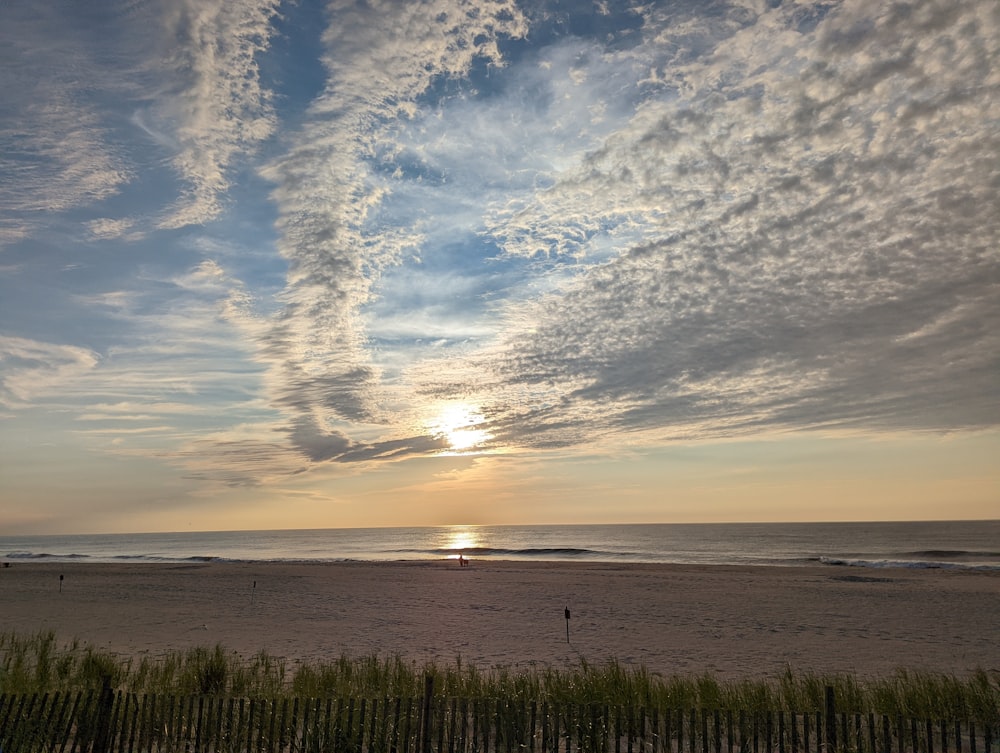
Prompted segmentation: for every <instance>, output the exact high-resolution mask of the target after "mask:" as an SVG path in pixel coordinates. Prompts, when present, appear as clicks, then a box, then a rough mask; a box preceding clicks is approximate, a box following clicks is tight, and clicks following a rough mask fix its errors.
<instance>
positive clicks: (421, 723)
mask: <svg viewBox="0 0 1000 753" xmlns="http://www.w3.org/2000/svg"><path fill="white" fill-rule="evenodd" d="M429 687H430V686H429ZM431 699H432V695H431V694H427V695H426V696H425V698H424V699H405V698H395V699H389V698H382V699H343V698H336V699H334V698H326V699H316V698H294V699H287V698H284V699H279V700H265V699H248V698H218V697H208V696H192V697H176V696H158V695H144V696H137V695H135V694H130V693H123V692H114V691H112V690H110V689H105V690H104V691H97V692H86V693H76V692H74V693H52V694H46V695H0V751H2V753H34V752H35V751H39V752H41V751H44V752H45V753H63V752H66V753H106V752H109V751H115V752H121V753H161V752H163V753H166V752H168V751H169V752H170V753H177V752H180V751H183V752H185V753H223V752H227V753H228V752H231V753H237V752H241V753H242V752H246V753H292V752H295V753H298V752H300V751H301V752H302V753H321V752H322V753H325V752H332V753H723V752H725V753H736V752H737V751H739V753H771V752H773V751H776V752H778V753H827V752H828V751H857V752H858V753H903V752H904V751H905V752H907V753H948V752H949V751H957V752H958V753H992V751H993V750H994V741H993V734H994V730H993V729H992V728H991V727H990V726H988V725H984V724H982V723H980V724H975V723H973V722H969V721H964V720H963V721H955V720H949V721H941V720H933V721H930V720H916V719H904V718H890V717H887V716H881V715H874V714H845V713H837V712H836V711H833V713H832V714H831V713H830V708H829V707H828V708H827V710H826V711H824V712H816V713H808V714H805V713H794V712H788V711H776V712H769V713H750V712H740V711H725V710H705V709H701V710H679V709H655V708H654V709H645V708H626V707H618V706H605V705H577V704H558V703H552V702H532V701H520V700H519V701H507V700H497V699H468V698H448V699H444V698H433V700H431Z"/></svg>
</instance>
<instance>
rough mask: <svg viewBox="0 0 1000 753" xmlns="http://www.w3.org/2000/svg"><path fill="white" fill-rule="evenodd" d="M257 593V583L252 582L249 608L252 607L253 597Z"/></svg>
mask: <svg viewBox="0 0 1000 753" xmlns="http://www.w3.org/2000/svg"><path fill="white" fill-rule="evenodd" d="M256 593H257V581H254V582H253V588H252V589H251V590H250V606H253V597H254V594H256Z"/></svg>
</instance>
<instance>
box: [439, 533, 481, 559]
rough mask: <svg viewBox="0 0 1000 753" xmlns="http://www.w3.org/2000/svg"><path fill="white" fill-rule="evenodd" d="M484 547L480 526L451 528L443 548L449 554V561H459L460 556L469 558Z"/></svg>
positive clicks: (445, 534) (446, 535)
mask: <svg viewBox="0 0 1000 753" xmlns="http://www.w3.org/2000/svg"><path fill="white" fill-rule="evenodd" d="M482 545H483V541H482V537H481V536H480V534H479V529H478V526H449V527H448V529H447V530H446V531H445V532H444V541H443V542H442V544H441V548H442V549H443V550H445V551H447V552H448V559H458V555H459V554H463V553H464V554H465V555H466V556H468V554H469V553H470V552H475V550H476V549H478V548H479V547H481V546H482Z"/></svg>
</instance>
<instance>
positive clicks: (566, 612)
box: [565, 607, 569, 643]
mask: <svg viewBox="0 0 1000 753" xmlns="http://www.w3.org/2000/svg"><path fill="white" fill-rule="evenodd" d="M565 614H566V642H567V643H569V607H566V611H565Z"/></svg>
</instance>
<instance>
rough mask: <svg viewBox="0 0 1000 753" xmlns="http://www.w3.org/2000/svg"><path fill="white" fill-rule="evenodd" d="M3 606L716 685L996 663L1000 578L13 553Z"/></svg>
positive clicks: (114, 630) (238, 635)
mask: <svg viewBox="0 0 1000 753" xmlns="http://www.w3.org/2000/svg"><path fill="white" fill-rule="evenodd" d="M60 575H63V576H64V579H63V580H62V581H61V582H60V578H59V576H60ZM254 583H256V586H254ZM60 584H61V588H62V591H61V592H60ZM567 607H568V608H569V609H570V610H571V619H570V621H569V629H570V641H569V642H568V643H567V641H566V620H565V619H564V611H563V610H564V609H565V608H567ZM0 610H2V614H0V631H4V632H8V631H14V632H17V633H30V632H34V631H39V630H53V631H55V632H56V634H57V635H58V636H59V638H60V639H61V640H66V641H69V640H71V639H73V638H78V639H80V640H81V641H83V642H85V643H90V644H92V645H94V646H95V647H97V648H100V649H103V650H108V651H111V652H114V653H118V654H122V655H132V656H140V655H149V656H154V657H155V656H160V655H163V654H164V653H166V652H168V651H172V650H177V649H186V648H189V647H192V646H206V647H212V646H215V645H216V644H221V645H222V646H223V647H225V648H226V649H230V650H233V651H236V652H238V653H240V654H241V655H244V656H251V655H253V654H255V653H257V652H258V651H261V650H264V651H266V652H268V653H269V654H271V655H272V656H275V657H283V658H285V659H286V660H288V661H289V662H290V664H291V665H294V664H296V663H297V662H300V661H303V662H314V661H322V660H332V659H336V658H337V657H339V656H341V655H342V654H346V655H348V656H368V655H371V654H378V655H381V656H394V655H399V656H402V657H404V658H406V659H407V660H414V661H417V662H421V663H422V662H424V661H428V660H432V661H435V662H437V663H439V664H446V663H452V662H454V660H455V659H456V658H458V657H461V659H462V661H463V662H464V663H466V664H474V665H476V666H478V667H480V668H482V669H488V668H490V667H493V666H497V665H502V666H506V667H514V668H517V667H532V666H534V667H552V668H556V669H565V668H571V667H574V666H579V663H580V661H581V659H582V660H586V661H587V662H589V663H591V664H601V663H603V662H605V661H607V660H610V659H616V660H617V661H619V662H620V663H622V664H624V665H628V666H638V665H644V666H645V667H646V668H647V669H649V670H650V671H652V672H657V673H662V674H664V675H670V674H700V673H704V672H710V673H713V674H715V675H716V676H718V677H720V678H741V677H757V678H759V677H773V676H776V675H778V674H780V673H781V672H783V671H784V670H785V668H786V667H791V668H792V669H794V670H795V671H798V672H804V671H812V672H819V673H854V674H857V675H860V676H880V675H881V676H884V675H888V674H891V673H893V672H894V671H895V670H897V669H898V668H907V669H910V670H927V671H932V672H943V673H948V674H955V675H959V676H963V675H967V674H968V673H970V672H972V671H974V670H975V669H977V668H983V669H991V670H997V669H1000V573H995V572H992V573H991V572H981V571H944V570H893V569H886V570H860V569H853V568H851V569H849V568H835V567H819V566H817V567H810V568H780V567H729V566H688V565H624V564H603V563H593V564H584V563H562V562H552V563H521V562H494V561H473V562H472V563H471V566H470V567H467V568H460V567H459V566H458V564H457V562H456V561H455V560H448V561H433V562H405V563H384V562H383V563H363V562H346V563H332V564H271V563H197V564H194V563H192V564H93V563H86V564H79V563H72V564H55V563H45V564H41V563H25V562H16V563H14V564H13V565H12V566H11V567H6V568H0Z"/></svg>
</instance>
